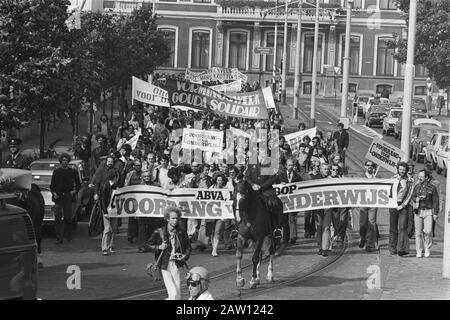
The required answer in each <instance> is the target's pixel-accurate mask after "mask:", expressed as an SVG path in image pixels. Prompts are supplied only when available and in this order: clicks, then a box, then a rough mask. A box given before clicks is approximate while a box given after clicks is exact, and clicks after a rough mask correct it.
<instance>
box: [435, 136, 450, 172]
mask: <svg viewBox="0 0 450 320" xmlns="http://www.w3.org/2000/svg"><path fill="white" fill-rule="evenodd" d="M448 152H449V150H448V138H447V139H446V142H445V144H444V145H443V146H442V148H440V149H439V150H438V151H437V152H436V172H437V173H438V174H440V173H442V171H444V176H446V177H447V159H448Z"/></svg>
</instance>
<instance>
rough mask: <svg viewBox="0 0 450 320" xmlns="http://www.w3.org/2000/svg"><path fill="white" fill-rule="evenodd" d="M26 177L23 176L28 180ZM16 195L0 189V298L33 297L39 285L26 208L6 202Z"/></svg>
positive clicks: (0, 175) (29, 298)
mask: <svg viewBox="0 0 450 320" xmlns="http://www.w3.org/2000/svg"><path fill="white" fill-rule="evenodd" d="M6 171H7V169H1V173H0V181H2V182H5V181H7V180H5V179H4V177H5V176H8V175H9V174H6ZM17 171H18V170H16V172H17ZM23 171H25V170H23ZM26 174H28V175H30V173H29V172H27V171H25V175H26ZM9 178H14V176H11V175H9ZM29 178H30V177H28V178H27V179H25V180H27V181H28V183H29V181H30V180H31V179H29ZM14 183H16V182H14ZM0 184H1V182H0ZM0 189H3V187H2V186H0ZM27 189H28V188H27ZM16 197H17V196H16V194H15V193H10V192H5V191H4V190H2V191H0V300H6V299H8V300H13V299H14V300H18V299H21V300H23V299H26V300H32V299H33V300H34V299H36V294H37V288H38V279H37V273H38V267H37V244H36V237H35V233H34V228H33V223H32V220H31V217H30V215H29V214H28V211H27V210H24V209H22V208H20V207H18V206H15V205H11V204H7V203H6V202H7V201H9V200H10V198H16Z"/></svg>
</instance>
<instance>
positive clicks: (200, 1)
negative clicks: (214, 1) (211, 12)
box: [194, 0, 211, 3]
mask: <svg viewBox="0 0 450 320" xmlns="http://www.w3.org/2000/svg"><path fill="white" fill-rule="evenodd" d="M194 2H195V3H211V0H194Z"/></svg>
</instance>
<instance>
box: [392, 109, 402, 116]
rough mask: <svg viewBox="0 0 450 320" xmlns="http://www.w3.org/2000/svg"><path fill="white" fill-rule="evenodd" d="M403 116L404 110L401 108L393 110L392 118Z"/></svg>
mask: <svg viewBox="0 0 450 320" xmlns="http://www.w3.org/2000/svg"><path fill="white" fill-rule="evenodd" d="M401 116H402V112H401V111H400V110H397V111H392V112H391V118H400V117H401Z"/></svg>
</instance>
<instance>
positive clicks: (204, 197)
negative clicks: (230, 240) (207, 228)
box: [108, 185, 234, 219]
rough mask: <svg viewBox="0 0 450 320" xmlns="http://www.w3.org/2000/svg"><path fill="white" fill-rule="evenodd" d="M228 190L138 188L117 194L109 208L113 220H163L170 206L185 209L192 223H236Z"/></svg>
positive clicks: (124, 189) (132, 187)
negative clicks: (231, 221) (198, 221)
mask: <svg viewBox="0 0 450 320" xmlns="http://www.w3.org/2000/svg"><path fill="white" fill-rule="evenodd" d="M231 196H232V195H231V192H230V191H229V190H228V189H188V188H186V189H184V188H182V189H174V190H172V191H168V190H166V189H163V188H161V187H155V186H145V185H136V186H128V187H124V188H120V189H117V190H115V191H114V193H113V195H112V197H111V201H110V203H109V208H108V217H110V218H128V217H148V218H163V217H164V209H165V208H166V206H175V207H178V208H180V209H181V211H182V217H183V218H189V219H234V215H233V206H232V205H233V200H231Z"/></svg>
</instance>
